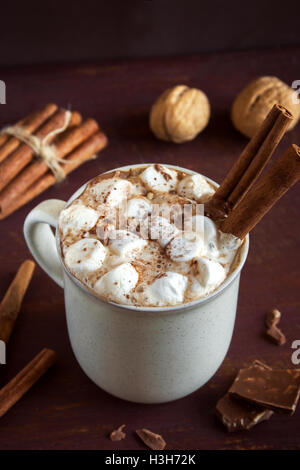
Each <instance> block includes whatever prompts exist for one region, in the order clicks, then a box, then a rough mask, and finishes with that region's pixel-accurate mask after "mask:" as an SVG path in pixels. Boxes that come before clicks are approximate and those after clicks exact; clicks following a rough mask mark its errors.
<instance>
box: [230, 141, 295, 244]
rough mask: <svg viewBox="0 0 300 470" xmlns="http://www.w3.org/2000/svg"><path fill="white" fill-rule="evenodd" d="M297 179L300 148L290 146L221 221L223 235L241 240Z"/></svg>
mask: <svg viewBox="0 0 300 470" xmlns="http://www.w3.org/2000/svg"><path fill="white" fill-rule="evenodd" d="M299 179H300V147H298V146H297V145H295V144H294V145H292V146H291V147H290V148H288V149H287V151H286V152H285V153H284V154H283V155H282V156H281V157H279V158H278V160H277V161H276V162H275V163H274V164H273V166H272V167H271V168H270V169H269V171H268V172H267V173H265V174H264V175H263V176H262V177H261V179H260V180H259V182H258V183H257V184H256V186H255V187H254V188H252V189H251V191H250V192H249V193H248V195H247V197H246V198H245V199H243V200H242V201H241V202H240V203H239V204H238V205H237V206H236V207H235V208H234V209H233V211H232V212H231V213H230V214H229V216H228V217H227V219H225V220H224V222H223V223H222V226H221V230H222V231H223V232H227V233H231V234H233V235H235V236H236V237H238V238H240V239H243V238H244V237H245V236H246V235H247V233H249V232H250V230H252V229H253V228H254V227H255V225H256V224H257V223H258V222H259V221H260V220H261V219H262V217H263V216H264V215H265V214H266V213H267V212H268V211H269V210H270V209H271V207H272V206H273V205H274V204H275V203H276V202H277V201H278V199H280V198H281V197H282V196H283V195H284V194H285V193H286V192H287V191H288V189H290V188H291V187H292V186H293V185H294V184H295V183H297V181H298V180H299Z"/></svg>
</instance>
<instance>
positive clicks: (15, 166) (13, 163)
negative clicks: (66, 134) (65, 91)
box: [0, 109, 81, 191]
mask: <svg viewBox="0 0 300 470" xmlns="http://www.w3.org/2000/svg"><path fill="white" fill-rule="evenodd" d="M65 119H66V110H65V109H59V110H58V111H56V112H55V114H54V115H53V116H52V117H51V118H50V119H49V120H48V121H46V123H45V124H43V126H42V127H41V128H40V129H39V130H38V131H37V132H36V133H35V136H36V137H38V138H39V139H44V138H45V137H46V136H48V135H49V134H51V133H52V132H53V131H55V130H56V129H59V128H61V127H62V126H63V125H64V122H65ZM80 122H81V116H80V114H79V113H77V112H74V113H72V116H71V120H70V122H69V127H71V126H74V125H78V124H79V123H80ZM54 138H55V135H54V136H53V137H52V138H49V141H48V143H51V141H52V140H53V139H54ZM33 156H34V153H33V150H32V149H31V148H30V147H29V146H28V145H27V144H21V145H20V146H19V147H18V148H17V149H16V150H15V151H14V152H13V153H12V154H11V155H9V156H8V157H7V158H6V159H5V160H4V162H2V164H1V165H0V191H1V190H2V189H3V188H5V186H7V184H8V183H9V182H10V181H11V180H12V179H13V178H14V177H15V176H16V175H17V174H18V173H19V172H20V171H21V170H22V169H23V168H24V167H25V166H26V165H27V164H28V163H29V162H30V161H31V160H32V159H33Z"/></svg>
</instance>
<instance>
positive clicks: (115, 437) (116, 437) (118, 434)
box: [109, 424, 126, 441]
mask: <svg viewBox="0 0 300 470" xmlns="http://www.w3.org/2000/svg"><path fill="white" fill-rule="evenodd" d="M125 426H126V424H122V426H120V427H119V428H118V429H115V430H114V431H112V432H111V433H110V436H109V437H110V440H111V441H122V439H125V437H126V433H125V432H123V429H124V428H125Z"/></svg>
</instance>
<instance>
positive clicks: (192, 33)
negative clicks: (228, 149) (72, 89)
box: [0, 0, 300, 65]
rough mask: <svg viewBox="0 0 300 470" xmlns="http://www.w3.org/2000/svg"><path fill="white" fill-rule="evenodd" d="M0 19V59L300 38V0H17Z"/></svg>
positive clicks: (180, 50) (147, 52)
mask: <svg viewBox="0 0 300 470" xmlns="http://www.w3.org/2000/svg"><path fill="white" fill-rule="evenodd" d="M0 21H1V28H0V65H15V64H30V63H46V62H48V63H49V62H58V61H59V62H65V61H81V60H99V59H103V58H104V59H107V58H108V59H111V58H136V57H149V56H168V55H179V54H182V55H183V54H195V53H199V52H207V51H232V50H241V49H249V48H262V47H278V46H284V45H296V44H299V43H300V35H299V26H300V20H299V1H298V0H285V1H282V0H272V1H270V0H251V1H249V2H245V1H244V2H242V1H240V0H227V1H224V0H214V1H211V0H84V1H74V0H47V1H41V0H26V1H25V2H24V1H21V0H15V1H13V2H12V1H2V2H1V10H0Z"/></svg>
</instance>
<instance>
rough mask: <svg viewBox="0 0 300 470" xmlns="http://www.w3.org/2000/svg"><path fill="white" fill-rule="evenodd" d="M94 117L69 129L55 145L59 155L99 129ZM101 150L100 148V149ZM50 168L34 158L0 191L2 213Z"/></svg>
mask: <svg viewBox="0 0 300 470" xmlns="http://www.w3.org/2000/svg"><path fill="white" fill-rule="evenodd" d="M98 128H99V127H98V124H97V122H96V121H94V119H87V120H86V121H84V122H83V123H82V124H81V125H80V126H77V127H74V128H73V129H70V130H69V131H67V132H66V133H65V134H64V135H63V136H62V137H61V139H60V140H59V141H58V142H57V144H56V145H55V148H56V151H57V156H58V157H59V158H64V157H65V156H66V155H67V154H68V153H69V152H71V151H72V150H74V149H75V148H76V147H77V146H78V145H79V144H80V143H81V142H82V141H84V140H85V139H87V138H88V137H90V136H91V135H92V134H93V133H94V132H95V131H97V130H98ZM99 150H100V149H99ZM48 170H49V168H48V166H47V165H46V163H45V162H43V161H41V160H34V161H33V162H32V163H30V164H29V165H28V166H27V167H26V168H25V169H24V170H23V171H22V172H21V173H20V174H19V175H18V176H17V177H16V178H15V179H14V180H13V181H12V182H11V183H10V184H9V185H8V186H6V188H5V189H4V190H3V191H2V192H1V193H0V214H3V213H5V212H6V211H7V210H8V209H9V207H10V206H11V204H12V202H13V201H14V200H15V199H17V198H18V197H20V196H21V195H23V193H24V192H25V191H26V190H27V189H28V188H29V187H30V186H31V185H32V184H34V183H35V182H36V181H37V180H38V179H39V178H40V177H41V176H43V175H44V174H45V173H47V171H48Z"/></svg>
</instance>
